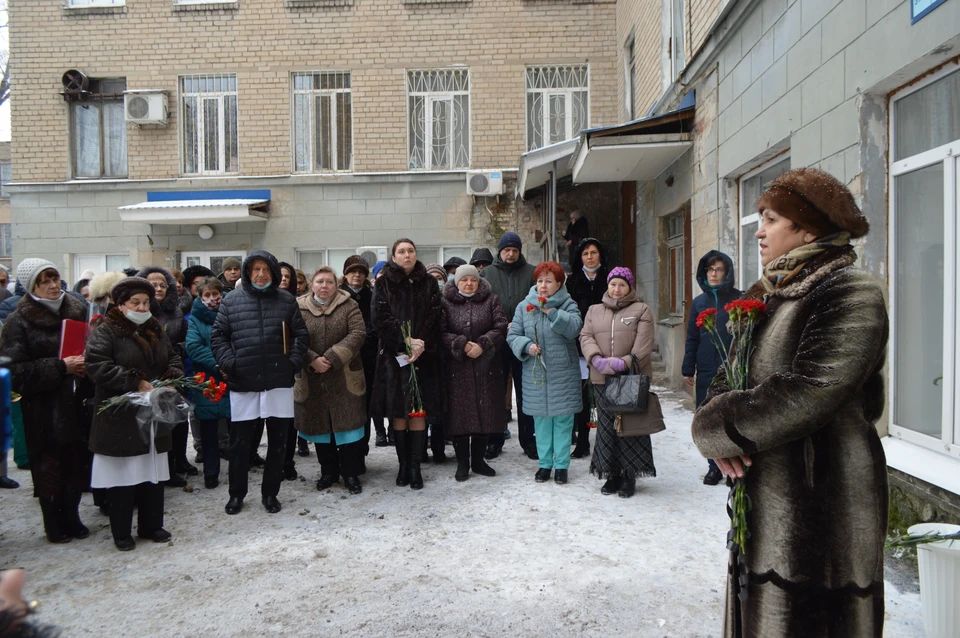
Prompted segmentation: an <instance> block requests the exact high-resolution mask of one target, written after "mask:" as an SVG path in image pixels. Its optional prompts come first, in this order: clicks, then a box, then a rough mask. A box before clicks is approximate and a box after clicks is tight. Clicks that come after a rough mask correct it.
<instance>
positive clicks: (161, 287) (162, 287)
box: [153, 282, 167, 290]
mask: <svg viewBox="0 0 960 638" xmlns="http://www.w3.org/2000/svg"><path fill="white" fill-rule="evenodd" d="M153 287H154V288H155V289H157V290H166V289H167V284H162V283H160V282H156V283H155V284H153Z"/></svg>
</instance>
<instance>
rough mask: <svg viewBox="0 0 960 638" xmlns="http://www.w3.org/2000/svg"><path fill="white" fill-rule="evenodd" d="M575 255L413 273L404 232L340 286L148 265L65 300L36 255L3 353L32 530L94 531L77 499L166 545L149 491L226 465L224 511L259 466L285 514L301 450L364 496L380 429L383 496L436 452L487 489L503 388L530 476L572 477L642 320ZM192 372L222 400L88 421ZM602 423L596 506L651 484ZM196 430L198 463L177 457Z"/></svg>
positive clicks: (630, 301) (324, 275)
mask: <svg viewBox="0 0 960 638" xmlns="http://www.w3.org/2000/svg"><path fill="white" fill-rule="evenodd" d="M576 251H577V258H576V260H575V263H576V265H577V267H578V268H579V270H578V271H577V272H574V273H573V274H571V275H568V274H567V272H565V270H564V268H563V267H562V266H561V265H560V264H559V263H556V262H542V263H540V264H538V265H537V266H534V265H532V264H529V263H527V260H526V258H525V257H524V255H523V244H522V241H521V239H520V237H519V235H517V234H516V233H514V232H507V233H505V234H504V235H503V236H502V237H501V238H500V240H499V244H498V246H497V251H496V255H494V254H493V253H492V252H491V251H490V250H489V249H486V248H480V249H477V250H476V251H475V252H474V255H473V257H472V259H471V260H470V263H467V262H466V261H465V260H462V259H459V258H452V259H450V260H449V261H448V262H447V263H445V264H443V265H440V264H426V265H425V264H423V263H422V262H421V261H419V260H418V258H417V248H416V245H415V243H414V242H413V241H412V240H410V239H406V238H403V239H399V240H397V241H396V242H395V243H394V245H393V247H392V249H391V253H390V259H389V260H388V261H385V262H380V263H377V264H374V265H373V266H372V267H371V265H370V264H368V263H366V262H365V261H364V260H363V259H362V258H361V257H360V256H359V255H353V256H351V257H349V258H348V259H347V260H346V262H345V263H344V264H343V265H342V273H343V274H342V276H341V277H339V279H338V277H337V274H336V272H335V270H334V269H333V268H332V267H331V266H328V265H323V266H320V267H318V268H316V269H315V271H314V272H313V273H312V274H311V275H310V276H309V277H307V276H304V275H303V273H301V272H300V271H298V270H297V269H295V268H293V267H292V266H291V265H290V264H287V263H283V262H280V261H278V260H277V259H276V258H275V257H274V256H273V255H272V254H270V253H268V252H266V251H262V250H254V251H252V252H250V254H249V255H248V256H247V257H246V258H245V259H244V260H243V261H242V262H241V261H240V260H238V259H234V258H230V259H226V260H224V262H223V264H222V272H220V273H219V274H215V273H214V272H212V271H210V270H209V269H207V268H204V267H202V266H192V267H189V268H186V269H185V270H184V271H182V272H181V271H179V270H176V269H167V268H164V267H161V266H147V267H144V268H142V269H140V270H137V271H132V270H131V271H130V272H124V273H119V272H118V273H114V272H106V273H99V274H93V273H84V276H83V277H82V279H81V280H80V281H78V282H77V284H76V285H75V286H74V287H73V289H71V290H68V289H67V285H66V283H65V282H63V281H62V280H61V278H60V272H59V269H58V268H57V267H56V265H55V264H53V263H52V262H49V261H45V260H42V259H26V260H23V261H22V262H21V263H20V264H19V265H18V267H17V273H16V274H17V286H18V291H19V292H21V293H22V294H20V295H18V296H17V298H16V299H10V300H6V301H11V300H12V301H13V304H12V312H11V313H10V314H9V316H7V317H5V323H4V327H3V330H2V333H0V353H2V355H3V356H6V357H9V358H10V368H11V371H12V375H13V387H14V390H15V392H17V393H18V394H19V395H20V399H19V402H18V404H17V408H18V410H17V411H18V413H19V415H20V416H21V419H22V424H20V429H22V431H23V432H24V434H25V435H26V436H25V439H26V441H25V442H26V446H25V447H26V457H27V458H26V459H21V460H23V463H22V465H21V463H20V461H19V460H18V461H17V462H18V465H21V466H22V467H29V469H30V471H31V473H32V476H33V483H34V494H35V496H36V497H37V499H38V500H39V503H40V509H41V515H42V519H43V526H44V531H45V534H46V537H47V539H48V540H49V541H50V542H53V543H63V542H68V541H70V540H71V539H74V538H85V537H86V536H88V535H89V531H88V529H87V528H86V527H85V526H84V525H83V523H82V522H81V520H80V516H79V504H80V500H81V495H82V493H83V492H84V491H88V490H89V491H91V492H92V493H93V499H94V503H95V504H96V505H98V506H99V507H100V510H101V512H102V513H103V514H105V515H107V516H108V517H109V519H110V526H111V531H112V535H113V538H114V542H115V544H116V546H117V548H118V549H120V550H124V551H126V550H130V549H133V548H134V547H135V546H136V542H135V540H134V537H133V533H132V523H133V513H134V511H135V510H136V512H137V517H138V521H137V523H138V524H137V536H138V537H140V538H143V539H148V540H152V541H155V542H164V541H167V540H169V539H170V537H171V534H170V533H169V532H168V531H166V529H165V528H164V518H163V510H164V507H163V503H164V489H163V488H164V486H168V487H183V486H186V485H187V480H188V478H189V477H190V476H199V475H200V474H201V473H202V476H203V483H204V486H205V487H206V488H207V489H216V488H218V487H219V484H220V474H221V461H222V460H224V459H226V460H227V461H228V471H227V475H228V483H229V487H228V493H229V494H228V500H227V503H226V505H225V511H226V513H227V514H229V515H235V514H238V513H240V512H241V511H242V510H243V507H244V499H245V498H246V496H247V491H248V477H249V468H250V467H251V466H252V465H256V466H261V467H262V468H263V473H262V481H261V485H260V492H261V494H260V495H261V502H262V504H263V506H264V508H265V509H266V511H267V512H270V513H276V512H279V511H280V510H281V507H282V506H281V503H280V500H279V494H280V489H281V486H282V483H283V481H284V480H285V479H286V480H294V479H297V478H298V476H299V474H298V472H297V468H296V460H295V457H296V455H298V454H299V455H301V456H306V455H309V454H310V447H311V446H312V447H313V448H314V450H315V452H316V456H317V460H318V462H319V466H320V473H319V479H318V480H317V483H316V487H317V489H318V490H326V489H329V488H332V487H334V486H336V485H338V484H339V483H341V481H342V483H343V486H344V487H345V488H346V490H347V491H348V492H349V493H351V494H359V493H361V492H362V491H363V483H362V479H361V477H362V476H363V475H364V474H365V473H366V462H365V458H366V456H367V455H368V454H369V451H370V440H371V438H372V436H373V435H374V434H375V445H377V446H384V447H385V446H393V447H394V448H395V451H396V454H397V465H398V472H397V478H396V484H397V485H398V486H409V487H410V488H411V489H415V490H419V489H422V488H423V487H424V481H423V475H422V472H421V464H422V463H423V462H424V461H429V460H431V457H430V452H432V454H433V457H432V460H433V461H434V462H436V463H443V462H445V461H446V460H447V457H446V452H445V448H446V446H447V445H451V446H452V448H453V451H454V456H455V459H456V470H455V471H454V476H455V479H456V480H457V481H466V480H468V479H469V478H470V476H471V475H480V476H486V477H492V476H495V475H496V470H495V469H494V468H493V467H491V465H490V464H488V461H490V460H491V459H495V458H496V457H497V456H499V455H500V454H501V452H502V450H503V446H504V442H505V440H506V439H507V437H509V436H510V433H509V430H508V422H509V421H510V420H511V416H512V414H511V411H510V409H509V407H508V402H509V395H508V384H509V383H511V381H512V384H513V388H512V389H513V392H514V394H515V398H516V404H517V408H518V412H517V421H518V436H517V438H518V439H519V443H520V447H521V450H522V452H523V453H524V454H525V455H526V456H528V457H529V458H530V459H533V460H536V461H537V462H538V465H539V468H538V470H537V471H536V473H535V475H534V479H535V480H536V481H537V482H545V481H547V480H549V479H550V478H553V480H554V481H555V482H556V483H558V484H563V483H566V482H567V481H568V471H569V467H570V459H571V448H572V447H573V448H574V453H573V456H574V457H576V458H582V457H585V456H588V455H589V454H590V443H589V440H590V428H589V427H588V422H590V413H591V407H592V406H594V407H595V406H596V400H595V397H594V395H595V394H597V395H600V396H602V385H603V383H604V379H605V378H606V377H607V376H609V375H615V374H620V373H623V372H625V371H626V370H627V363H626V362H628V361H629V362H633V364H634V365H635V367H636V369H637V370H638V371H640V372H643V373H645V374H648V375H649V374H650V373H651V370H650V361H651V352H652V349H653V320H652V313H651V311H650V309H649V308H648V307H647V306H646V304H644V303H643V302H642V301H641V299H640V296H639V294H638V291H637V289H636V285H635V281H634V277H633V273H632V272H631V271H630V269H628V268H624V267H617V268H613V269H612V270H608V269H607V265H606V258H605V256H604V255H605V251H604V249H603V246H602V244H601V243H600V242H599V241H598V240H596V239H593V238H589V237H588V238H584V239H583V240H582V241H580V243H579V245H578V246H577V249H576ZM0 305H2V304H0ZM0 312H2V308H0ZM65 319H70V320H73V321H80V322H87V323H89V336H88V337H87V341H86V348H85V350H84V352H83V354H82V355H76V356H67V357H64V358H60V345H61V330H62V325H63V321H64V320H65ZM585 319H586V320H585ZM613 324H616V325H615V331H614V332H615V334H614V335H610V334H609V332H610V330H609V328H607V327H606V326H608V325H613ZM611 336H612V337H615V338H610V337H611ZM28 337H29V338H28ZM581 362H582V363H581ZM588 368H589V377H588V376H587V374H586V372H587V370H588ZM198 374H202V375H203V378H204V379H208V380H212V382H213V383H214V384H217V385H218V386H219V384H224V385H225V387H226V392H225V394H224V395H223V396H222V397H215V396H211V395H210V394H209V393H207V392H204V391H203V390H202V389H197V388H194V389H185V390H182V392H183V393H185V394H188V395H189V399H190V401H191V404H192V412H191V414H190V417H189V418H187V419H184V420H183V421H182V422H179V423H176V424H173V425H172V426H171V427H155V426H151V427H147V426H146V425H145V424H144V419H143V418H140V419H138V409H139V408H138V406H136V405H134V404H123V405H120V406H113V407H110V408H108V409H104V406H105V405H108V404H111V403H115V402H116V400H117V398H118V397H122V396H124V395H128V394H129V393H151V391H153V390H154V389H155V388H154V384H155V383H157V382H158V381H167V380H176V379H184V378H189V377H191V376H193V375H198ZM597 414H598V416H599V419H598V420H597V421H598V423H597V424H594V425H595V426H596V427H599V430H598V433H597V445H596V446H595V448H594V454H593V459H592V462H591V464H590V469H591V471H592V472H593V473H594V474H596V475H597V476H598V477H601V478H603V479H604V480H605V481H606V482H605V483H604V487H603V490H602V492H603V493H604V494H612V493H619V495H620V496H622V497H630V496H632V495H633V494H634V490H635V481H636V478H637V477H644V476H646V477H652V476H655V475H656V470H655V467H654V463H653V451H652V446H651V442H650V437H649V436H648V435H647V436H640V437H621V436H618V435H617V434H616V433H615V432H614V431H613V424H612V420H613V418H614V416H615V415H613V414H608V413H607V412H606V411H604V410H597ZM649 416H650V418H652V419H653V420H654V421H658V420H659V419H660V415H659V413H658V410H657V413H656V414H653V413H652V414H650V415H649ZM15 429H16V428H15ZM191 429H192V432H193V441H194V449H195V450H196V460H195V462H196V463H197V465H198V466H200V467H196V466H194V465H192V464H191V463H190V461H189V460H188V457H187V447H188V443H189V439H190V432H191ZM264 431H266V439H267V446H266V448H267V452H266V456H265V458H262V457H260V455H259V452H258V450H259V446H260V442H261V440H262V438H263V434H264ZM15 458H17V455H16V454H15ZM3 480H5V481H8V482H11V483H12V481H11V480H10V479H9V478H6V477H3ZM9 487H16V485H15V484H14V485H9Z"/></svg>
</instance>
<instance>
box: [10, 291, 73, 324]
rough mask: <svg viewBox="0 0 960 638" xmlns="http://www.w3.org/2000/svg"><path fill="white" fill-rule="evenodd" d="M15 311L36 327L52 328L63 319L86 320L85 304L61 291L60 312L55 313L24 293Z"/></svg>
mask: <svg viewBox="0 0 960 638" xmlns="http://www.w3.org/2000/svg"><path fill="white" fill-rule="evenodd" d="M17 313H18V314H19V315H20V316H21V317H23V320H24V321H26V322H27V323H29V324H33V325H35V326H37V327H38V328H53V327H59V326H60V324H61V323H62V322H63V320H64V319H73V320H74V321H83V322H86V321H87V304H86V303H84V302H82V301H80V300H79V299H77V298H76V297H74V296H73V295H71V294H68V293H63V302H62V303H61V305H60V313H59V314H55V313H54V312H53V311H52V310H50V309H49V308H47V307H46V306H44V305H43V304H41V303H38V302H37V301H36V300H35V299H34V298H33V297H31V296H30V295H24V296H23V297H21V298H20V301H18V302H17Z"/></svg>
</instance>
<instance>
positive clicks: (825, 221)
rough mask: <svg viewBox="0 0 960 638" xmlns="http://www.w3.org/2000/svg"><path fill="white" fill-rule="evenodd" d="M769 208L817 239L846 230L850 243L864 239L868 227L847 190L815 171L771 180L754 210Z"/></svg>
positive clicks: (794, 172)
mask: <svg viewBox="0 0 960 638" xmlns="http://www.w3.org/2000/svg"><path fill="white" fill-rule="evenodd" d="M765 208H770V209H772V210H774V211H776V212H777V213H780V214H781V215H783V216H784V217H787V218H788V219H790V220H792V221H794V222H796V223H797V224H798V225H799V226H800V227H801V228H803V229H804V230H806V231H808V232H811V233H813V234H814V235H816V236H817V237H824V236H826V235H832V234H833V233H836V232H839V231H841V230H845V231H847V232H848V233H850V237H851V238H852V239H856V238H858V237H863V236H864V235H866V234H867V232H869V230H870V224H869V223H867V220H866V218H865V217H864V216H863V213H862V212H860V209H859V208H858V207H857V204H856V202H855V201H854V200H853V194H852V193H851V192H850V190H849V189H848V188H847V187H846V186H844V185H843V184H842V183H840V180H838V179H837V178H836V177H834V176H833V175H831V174H829V173H826V172H824V171H821V170H820V169H817V168H797V169H794V170H792V171H787V172H786V173H784V174H783V175H781V176H780V177H778V178H777V179H775V180H773V183H772V184H770V188H768V189H767V190H766V191H764V193H763V194H762V195H760V199H758V200H757V210H758V211H760V212H763V210H764V209H765Z"/></svg>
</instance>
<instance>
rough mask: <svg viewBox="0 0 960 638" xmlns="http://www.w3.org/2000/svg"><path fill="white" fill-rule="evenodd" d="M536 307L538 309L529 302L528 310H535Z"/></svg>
mask: <svg viewBox="0 0 960 638" xmlns="http://www.w3.org/2000/svg"><path fill="white" fill-rule="evenodd" d="M536 309H537V307H536V306H534V305H533V304H532V303H530V304H527V312H533V311H534V310H536Z"/></svg>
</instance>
